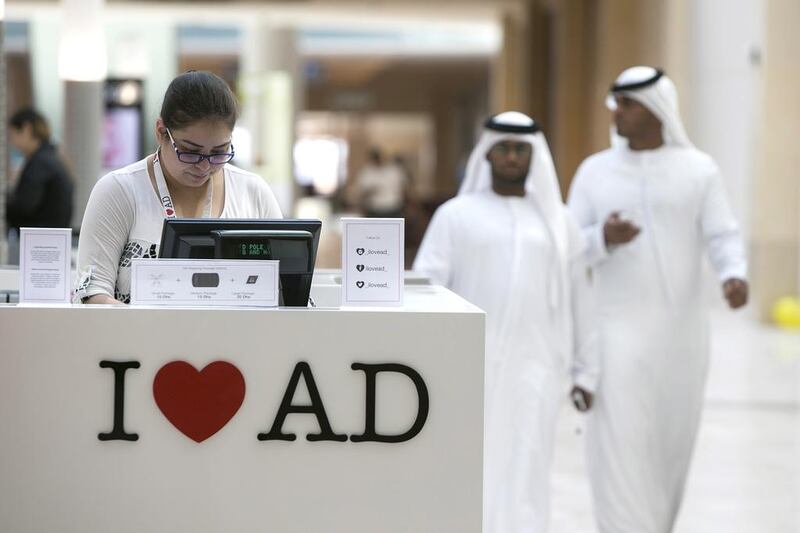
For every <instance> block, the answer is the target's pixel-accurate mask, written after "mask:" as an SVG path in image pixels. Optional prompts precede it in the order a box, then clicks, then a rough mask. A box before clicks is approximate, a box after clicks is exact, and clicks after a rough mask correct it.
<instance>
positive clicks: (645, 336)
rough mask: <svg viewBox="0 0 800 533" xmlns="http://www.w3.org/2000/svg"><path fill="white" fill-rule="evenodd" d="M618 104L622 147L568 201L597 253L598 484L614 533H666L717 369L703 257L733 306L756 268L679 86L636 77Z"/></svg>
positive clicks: (599, 510) (641, 71)
mask: <svg viewBox="0 0 800 533" xmlns="http://www.w3.org/2000/svg"><path fill="white" fill-rule="evenodd" d="M607 104H608V106H609V108H610V109H611V110H612V111H613V113H614V123H615V130H614V131H613V133H612V146H611V148H610V149H608V150H604V151H602V152H600V153H598V154H595V155H593V156H591V157H590V158H588V159H587V160H586V161H584V163H583V164H582V165H581V166H580V168H579V169H578V172H577V174H576V176H575V179H574V180H573V183H572V188H571V191H570V195H569V207H570V209H571V211H572V212H573V214H574V215H575V218H576V219H577V221H578V223H579V224H580V225H581V227H582V228H583V231H584V235H585V236H586V237H587V241H588V242H589V247H588V252H587V257H588V259H589V262H590V264H592V266H593V274H594V277H593V279H594V283H595V284H596V288H597V302H598V314H599V324H600V339H601V340H600V360H601V362H602V365H601V369H602V376H603V378H602V382H601V383H600V384H599V386H598V390H597V398H596V402H595V406H594V409H593V412H592V414H591V415H590V417H589V420H588V423H587V454H588V465H589V477H590V481H591V485H592V492H593V495H594V502H595V506H594V507H595V514H596V516H597V521H598V525H599V528H600V531H601V532H602V533H668V532H669V531H671V530H672V527H673V524H674V522H675V519H676V517H677V514H678V509H679V507H680V504H681V498H682V494H683V489H684V485H685V482H686V477H687V473H688V471H689V463H690V460H691V456H692V449H693V448H694V443H695V437H696V435H697V429H698V426H699V423H700V413H701V411H702V407H703V393H704V388H705V381H706V373H707V368H708V358H709V338H708V305H707V302H706V298H705V297H704V291H703V283H702V280H703V267H702V264H703V257H704V256H705V255H706V254H707V255H708V257H709V259H710V260H711V264H712V265H713V267H714V270H715V271H716V274H717V276H718V277H719V279H720V281H721V283H722V291H723V293H724V295H725V298H726V299H727V300H728V303H729V305H730V307H731V308H734V309H735V308H738V307H741V306H743V305H744V304H745V303H746V302H747V282H746V281H745V280H746V276H747V263H746V259H745V255H744V248H743V245H742V240H741V237H740V235H739V230H738V227H737V224H736V221H735V219H734V217H733V215H732V213H731V209H730V207H729V204H728V201H727V199H726V196H725V190H724V186H723V182H722V176H721V174H720V171H719V168H718V167H717V165H716V164H715V163H714V161H713V160H712V159H711V158H710V157H709V156H708V155H706V154H704V153H702V152H700V151H699V150H697V149H696V148H695V147H694V146H693V145H692V143H691V142H690V141H689V139H688V138H687V136H686V132H685V131H684V128H683V124H682V123H681V120H680V115H679V113H678V96H677V92H676V90H675V86H674V84H673V83H672V81H671V80H670V79H669V78H668V77H666V76H665V75H664V74H663V72H661V71H660V70H656V69H654V68H651V67H633V68H630V69H628V70H626V71H624V72H623V73H622V75H620V77H619V78H618V79H617V80H616V82H615V83H614V85H613V87H612V88H611V92H610V95H609V98H608V101H607ZM575 394H578V395H583V396H584V397H588V396H590V394H589V392H588V391H582V390H580V388H578V389H576V390H575Z"/></svg>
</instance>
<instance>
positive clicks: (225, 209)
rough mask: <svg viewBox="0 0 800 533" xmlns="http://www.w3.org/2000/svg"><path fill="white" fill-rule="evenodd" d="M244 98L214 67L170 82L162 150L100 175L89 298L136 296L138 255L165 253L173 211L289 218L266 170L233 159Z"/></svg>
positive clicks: (83, 245) (84, 292)
mask: <svg viewBox="0 0 800 533" xmlns="http://www.w3.org/2000/svg"><path fill="white" fill-rule="evenodd" d="M236 118H237V105H236V98H235V97H234V96H233V93H232V92H231V90H230V88H229V87H228V85H227V84H226V83H225V82H224V81H223V80H222V79H221V78H219V77H217V76H215V75H214V74H211V73H210V72H195V71H190V72H186V73H184V74H181V75H180V76H178V77H177V78H175V79H174V80H172V83H170V85H169V87H168V88H167V92H166V94H165V95H164V102H163V104H162V106H161V116H159V118H158V119H157V120H156V125H155V135H156V142H157V143H158V149H157V150H156V153H155V154H153V155H150V156H148V157H147V158H145V159H144V160H142V161H139V162H137V163H134V164H132V165H130V166H128V167H125V168H123V169H120V170H117V171H114V172H112V173H110V174H107V175H106V176H103V178H101V179H100V181H98V182H97V184H96V185H95V187H94V189H93V190H92V194H91V196H90V197H89V202H88V204H87V206H86V213H85V214H84V218H83V225H82V227H81V235H80V240H79V244H78V272H79V278H78V287H77V289H76V291H75V300H76V301H82V302H84V303H92V304H95V303H119V302H122V303H129V302H130V286H131V262H132V260H133V259H136V258H138V257H145V258H150V257H157V256H158V243H159V241H160V238H161V227H162V224H163V221H164V219H165V218H173V217H182V218H198V217H203V218H281V210H280V207H279V206H278V203H277V201H276V200H275V195H274V194H273V193H272V191H271V190H270V188H269V186H268V185H267V184H266V182H265V181H264V180H263V179H262V178H261V177H259V176H257V175H255V174H252V173H250V172H246V171H244V170H241V169H239V168H236V167H234V166H233V165H229V164H227V163H228V162H229V161H230V160H231V159H233V156H234V147H233V144H232V142H231V134H232V132H233V127H234V125H235V123H236Z"/></svg>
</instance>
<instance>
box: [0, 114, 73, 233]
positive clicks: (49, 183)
mask: <svg viewBox="0 0 800 533" xmlns="http://www.w3.org/2000/svg"><path fill="white" fill-rule="evenodd" d="M8 123H9V126H10V128H9V129H8V133H9V135H8V142H9V144H10V145H11V146H12V147H14V148H16V149H17V150H19V151H20V152H22V155H23V156H24V157H25V165H24V166H23V167H22V172H21V173H20V176H19V180H18V181H17V184H16V187H14V189H13V190H11V191H10V193H9V195H8V199H7V200H6V221H7V222H8V227H9V228H13V229H17V230H18V229H19V228H21V227H44V228H68V227H69V226H70V218H71V217H72V190H73V185H72V179H71V178H70V175H69V172H68V171H67V168H66V166H65V165H64V163H63V161H62V160H61V157H60V156H59V155H58V152H57V150H56V148H55V146H53V145H52V144H51V143H50V127H49V126H48V125H47V121H46V120H45V118H44V117H43V116H42V115H40V114H39V113H38V112H36V111H34V110H33V109H21V110H19V111H17V112H16V113H14V115H13V116H12V117H11V119H10V120H9V121H8Z"/></svg>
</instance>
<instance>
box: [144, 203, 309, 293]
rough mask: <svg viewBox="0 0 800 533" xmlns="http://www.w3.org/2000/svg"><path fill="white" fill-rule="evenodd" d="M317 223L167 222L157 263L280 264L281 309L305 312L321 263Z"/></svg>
mask: <svg viewBox="0 0 800 533" xmlns="http://www.w3.org/2000/svg"><path fill="white" fill-rule="evenodd" d="M321 228H322V222H320V221H319V220H295V219H231V218H228V219H225V218H167V219H164V226H163V229H162V231H161V246H160V248H159V253H158V256H159V257H164V258H173V259H276V260H278V261H280V273H279V276H280V291H281V293H280V304H281V305H286V306H295V307H306V306H307V305H308V297H309V294H310V292H311V280H312V278H313V276H314V262H315V261H316V258H317V246H318V245H319V233H320V230H321Z"/></svg>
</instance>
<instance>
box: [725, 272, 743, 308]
mask: <svg viewBox="0 0 800 533" xmlns="http://www.w3.org/2000/svg"><path fill="white" fill-rule="evenodd" d="M722 292H723V294H725V299H726V300H728V305H729V306H730V308H731V309H738V308H740V307H742V306H743V305H745V304H746V303H747V282H746V281H745V280H743V279H739V278H731V279H727V280H725V283H723V284H722Z"/></svg>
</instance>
